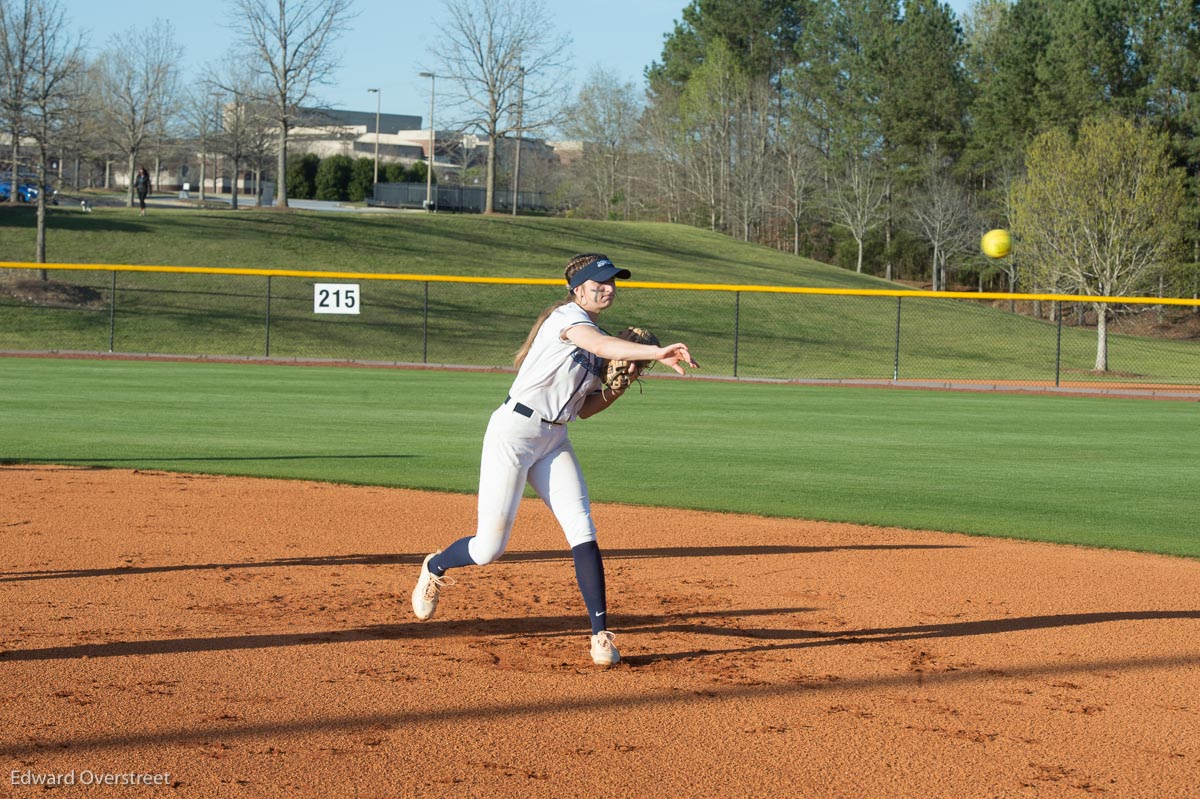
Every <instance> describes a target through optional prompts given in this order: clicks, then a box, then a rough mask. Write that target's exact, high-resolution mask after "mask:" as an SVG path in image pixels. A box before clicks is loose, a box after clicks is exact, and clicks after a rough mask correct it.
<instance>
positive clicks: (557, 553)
mask: <svg viewBox="0 0 1200 799" xmlns="http://www.w3.org/2000/svg"><path fill="white" fill-rule="evenodd" d="M965 548H967V547H966V546H965V545H962V544H848V545H844V546H793V545H772V544H764V545H754V546H714V547H653V548H646V549H606V550H604V559H605V560H643V559H647V558H724V557H744V556H752V555H811V554H815V553H818V552H853V551H889V550H901V549H918V550H920V549H965ZM428 554H429V553H428V552H420V553H403V554H387V553H379V554H365V553H364V554H351V555H326V556H321V557H307V558H305V557H299V558H277V559H274V560H256V561H242V562H238V563H181V564H172V565H163V566H112V567H109V568H104V569H47V570H43V571H27V572H15V571H14V572H0V583H13V582H24V581H30V580H66V579H77V578H84V577H116V576H134V575H140V574H161V573H163V572H176V571H211V570H214V569H273V568H288V567H295V566H420V565H421V562H422V561H423V560H424V559H425V556H426V555H428ZM570 560H571V553H570V551H567V550H538V551H529V552H508V553H505V555H504V558H503V562H505V563H536V562H548V561H563V562H568V561H570ZM412 579H413V580H414V581H415V580H416V575H415V574H414V575H412Z"/></svg>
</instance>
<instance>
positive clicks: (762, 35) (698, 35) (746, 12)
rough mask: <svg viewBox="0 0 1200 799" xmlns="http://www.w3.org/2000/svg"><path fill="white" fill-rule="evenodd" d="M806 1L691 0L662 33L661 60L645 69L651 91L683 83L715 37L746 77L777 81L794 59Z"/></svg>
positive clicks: (680, 85)
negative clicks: (672, 24)
mask: <svg viewBox="0 0 1200 799" xmlns="http://www.w3.org/2000/svg"><path fill="white" fill-rule="evenodd" d="M811 5H812V3H811V2H809V1H808V0H692V2H690V3H689V4H688V5H687V6H685V7H684V9H683V12H682V16H683V19H682V20H679V21H676V23H675V29H674V30H673V31H672V32H671V33H669V34H667V35H666V36H665V37H664V41H663V52H662V63H658V62H655V63H654V64H651V65H650V67H649V68H648V69H647V71H646V73H647V77H648V79H649V81H650V84H651V87H652V89H654V90H655V91H659V90H662V89H664V88H665V87H666V86H667V85H670V86H673V87H675V88H676V89H681V88H682V87H683V86H685V85H686V84H687V83H688V82H689V81H690V80H691V76H692V73H693V72H694V71H695V70H696V69H698V68H699V67H700V66H702V65H703V64H704V62H705V54H706V52H707V51H708V48H709V46H710V45H712V44H713V42H715V41H721V42H722V43H723V44H724V46H725V47H726V48H727V49H728V51H729V53H730V54H731V55H732V57H733V60H734V63H736V64H737V67H738V69H739V70H741V71H742V72H743V73H744V74H746V75H747V76H749V77H752V78H755V77H765V78H770V79H773V80H775V79H778V78H779V76H780V75H781V74H782V73H783V72H784V70H785V68H786V67H787V66H788V65H789V64H791V63H792V62H793V61H794V60H795V56H794V51H795V48H796V42H797V41H798V40H799V38H800V33H801V31H802V29H803V26H804V23H805V21H806V19H807V16H808V11H809V8H810V6H811Z"/></svg>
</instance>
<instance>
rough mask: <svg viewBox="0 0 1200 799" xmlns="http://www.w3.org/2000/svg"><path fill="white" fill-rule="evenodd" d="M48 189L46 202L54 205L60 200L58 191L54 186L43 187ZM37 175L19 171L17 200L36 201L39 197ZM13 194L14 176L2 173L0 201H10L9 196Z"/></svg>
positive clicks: (24, 201)
mask: <svg viewBox="0 0 1200 799" xmlns="http://www.w3.org/2000/svg"><path fill="white" fill-rule="evenodd" d="M43 188H44V190H45V191H46V202H48V203H50V204H51V205H54V204H55V203H57V201H58V191H57V190H56V189H54V188H53V187H52V186H45V187H43ZM38 192H39V189H38V185H37V177H36V176H35V175H27V174H25V173H23V172H22V173H18V175H17V201H18V202H23V203H35V202H37V198H38ZM11 196H12V178H11V177H9V175H8V174H0V202H8V198H9V197H11Z"/></svg>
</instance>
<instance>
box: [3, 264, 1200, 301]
mask: <svg viewBox="0 0 1200 799" xmlns="http://www.w3.org/2000/svg"><path fill="white" fill-rule="evenodd" d="M0 269H38V270H41V269H46V270H59V271H74V272H167V273H176V274H198V275H245V276H258V277H304V278H321V279H326V280H329V279H332V280H400V281H421V282H429V283H484V284H499V285H509V286H559V287H562V288H566V286H565V284H564V283H563V281H562V280H554V279H549V278H517V277H466V276H461V275H410V274H389V273H376V272H370V273H368V272H319V271H311V270H303V269H241V268H233V267H217V266H146V265H141V264H58V263H54V264H39V263H34V262H32V261H0ZM621 287H622V288H637V289H664V290H667V291H725V292H743V293H757V294H824V295H834V296H848V297H921V298H924V299H960V300H1020V301H1025V302H1029V301H1042V302H1055V301H1058V302H1103V303H1117V304H1130V305H1191V306H1196V305H1200V300H1197V299H1184V298H1180V297H1100V296H1091V295H1079V294H1012V293H1008V292H1000V291H922V290H919V289H848V288H843V289H839V288H809V287H802V286H750V285H737V284H725V283H653V282H646V281H638V280H625V281H622V282H621Z"/></svg>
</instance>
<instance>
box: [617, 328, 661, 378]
mask: <svg viewBox="0 0 1200 799" xmlns="http://www.w3.org/2000/svg"><path fill="white" fill-rule="evenodd" d="M617 338H623V339H625V340H626V341H636V342H637V343H638V344H649V345H650V346H652V347H658V346H660V345H659V343H658V336H656V335H654V334H653V333H651V332H650V331H649V330H647V329H646V328H644V327H627V328H625V329H624V330H622V331H621V332H620V333H617ZM653 366H654V361H619V360H612V361H608V362H607V363H605V365H604V387H605V388H607V389H609V390H610V391H615V392H617V393H618V394H620V393H621V392H622V391H624V390H625V389H627V388H629V385H630V384H631V383H633V381H635V380H637V379H638V378H639V377H641V376H642V373H643V372H648V371H649V370H650V369H651V367H653Z"/></svg>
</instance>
